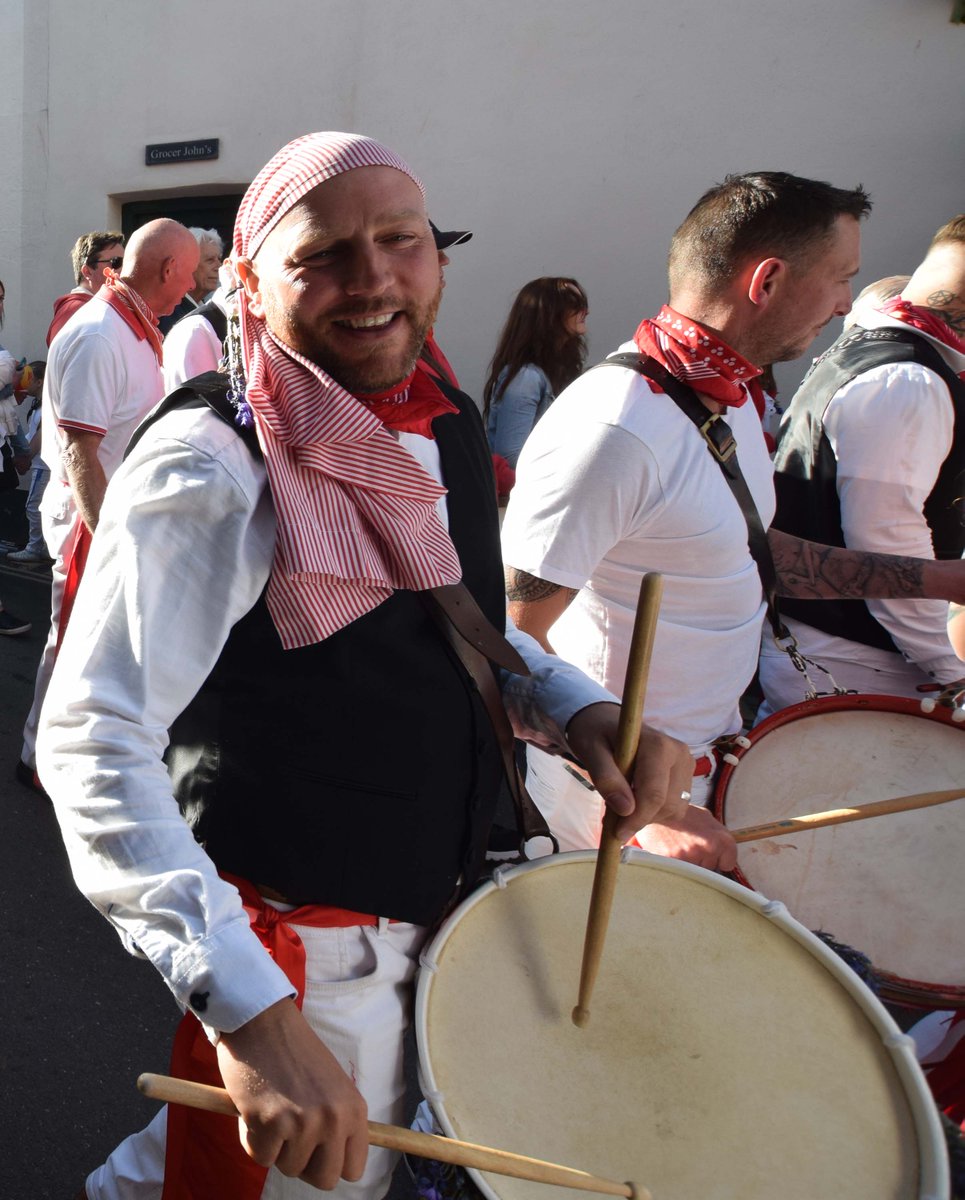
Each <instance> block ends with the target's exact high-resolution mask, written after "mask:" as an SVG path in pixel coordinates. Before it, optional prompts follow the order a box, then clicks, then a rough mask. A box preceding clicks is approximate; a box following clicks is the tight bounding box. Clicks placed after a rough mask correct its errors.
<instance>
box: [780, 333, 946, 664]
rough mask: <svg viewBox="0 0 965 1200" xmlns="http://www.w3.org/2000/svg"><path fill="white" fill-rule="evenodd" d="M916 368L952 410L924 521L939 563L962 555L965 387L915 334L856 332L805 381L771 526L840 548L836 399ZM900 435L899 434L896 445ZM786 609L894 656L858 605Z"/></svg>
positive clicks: (788, 421) (819, 603)
mask: <svg viewBox="0 0 965 1200" xmlns="http://www.w3.org/2000/svg"><path fill="white" fill-rule="evenodd" d="M898 362H917V363H920V364H921V365H922V366H924V367H928V368H929V370H932V371H934V372H935V374H936V375H938V376H940V377H941V379H942V380H943V381H944V383H945V384H946V385H947V387H948V390H949V393H950V396H951V403H952V405H953V406H954V411H955V426H954V435H953V438H952V447H951V450H950V451H949V454H948V456H947V458H946V459H945V461H944V462H943V463H942V466H941V469H940V470H939V472H938V478H937V480H936V481H935V486H934V488H933V489H932V492H931V494H930V495H929V497H928V499H927V500H926V501H925V505H924V515H925V519H926V521H927V522H928V526H929V528H930V529H931V532H932V543H933V545H934V548H935V557H936V558H960V557H961V555H962V551H963V549H965V500H963V496H965V383H962V381H961V380H960V379H959V378H958V376H957V375H956V374H955V372H954V371H953V370H952V369H951V368H950V367H949V366H948V364H947V363H946V362H945V360H944V359H943V358H942V356H941V355H940V354H939V353H938V351H937V350H936V349H935V348H934V347H933V346H932V345H931V343H930V342H928V341H926V340H925V339H924V338H923V337H920V336H918V334H916V333H915V332H914V331H913V330H910V329H909V330H904V329H851V330H848V331H847V332H846V333H844V334H842V335H841V337H839V338H838V340H837V341H836V342H835V343H834V345H833V346H831V347H830V349H829V350H828V351H827V352H826V353H825V354H823V355H822V356H821V357H820V358H819V359H818V360H817V362H816V363H815V364H814V366H813V367H812V368H811V370H810V371H809V372H808V374H807V376H806V377H805V380H804V382H803V383H802V384H801V387H800V388H799V389H798V391H797V393H796V395H795V397H794V399H793V400H792V401H791V404H790V407H789V408H788V410H787V414H786V416H785V418H784V422H783V424H782V428H781V436H780V440H779V442H778V447H777V453H776V455H775V457H774V468H775V472H776V474H775V477H774V484H775V489H776V491H777V516H776V517H775V518H774V527H775V528H776V529H782V530H784V531H785V532H786V533H792V534H795V535H797V536H798V537H802V538H807V539H809V540H810V541H813V542H823V543H824V544H825V545H829V546H843V545H844V544H845V543H844V535H843V533H842V530H841V505H840V502H839V499H838V490H837V467H838V464H837V461H836V460H835V457H834V451H833V450H832V449H831V444H830V442H829V441H828V438H827V435H826V434H825V431H824V414H825V412H826V411H827V407H828V404H829V403H830V402H831V399H832V397H833V396H834V395H835V394H836V393H837V392H838V391H839V390H840V389H841V388H843V387H844V386H845V385H846V384H848V383H850V382H851V380H852V379H854V378H855V377H856V376H858V375H861V374H863V373H864V372H866V371H871V370H873V369H874V368H875V367H879V366H884V365H885V364H886V363H898ZM901 436H902V430H901V429H895V430H894V438H895V442H896V443H897V442H899V441H900V439H901ZM781 611H782V613H784V614H785V615H787V616H789V617H795V618H797V619H798V620H800V621H804V622H806V623H807V624H808V625H812V626H814V627H815V628H816V629H821V630H823V631H824V632H825V633H830V634H833V635H835V636H837V637H844V638H849V639H850V640H851V641H855V642H861V643H863V644H864V645H866V646H876V647H877V648H878V649H881V650H892V651H895V652H897V647H896V646H895V643H894V642H893V641H892V639H891V636H890V635H889V633H888V632H887V630H886V629H885V628H884V627H883V626H881V625H879V623H878V622H877V621H876V620H875V619H874V617H873V616H872V615H871V613H870V612H869V611H868V606H867V605H866V604H865V603H864V602H863V601H861V600H792V599H785V598H782V599H781Z"/></svg>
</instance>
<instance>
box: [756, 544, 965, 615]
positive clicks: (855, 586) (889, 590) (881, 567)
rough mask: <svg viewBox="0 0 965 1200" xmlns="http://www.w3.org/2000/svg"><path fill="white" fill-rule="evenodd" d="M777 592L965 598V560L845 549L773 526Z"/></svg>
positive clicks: (807, 596) (806, 596)
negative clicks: (785, 531) (805, 538)
mask: <svg viewBox="0 0 965 1200" xmlns="http://www.w3.org/2000/svg"><path fill="white" fill-rule="evenodd" d="M767 540H768V543H769V544H770V547H771V553H772V554H773V556H774V566H775V567H776V569H777V586H778V594H779V595H781V596H793V597H794V598H796V599H799V600H874V599H889V600H919V599H922V598H925V599H929V600H951V601H954V602H955V603H956V604H963V603H965V600H963V599H962V597H963V596H965V562H963V561H962V560H961V559H947V560H943V561H941V562H936V561H933V560H932V559H929V558H904V557H901V556H899V555H896V554H874V553H872V552H870V551H867V550H842V549H840V548H839V547H837V546H822V545H820V544H819V543H817V542H806V541H804V540H803V539H802V538H797V537H794V536H792V535H791V534H789V533H781V532H780V531H779V530H777V529H772V530H770V532H769V533H768V535H767Z"/></svg>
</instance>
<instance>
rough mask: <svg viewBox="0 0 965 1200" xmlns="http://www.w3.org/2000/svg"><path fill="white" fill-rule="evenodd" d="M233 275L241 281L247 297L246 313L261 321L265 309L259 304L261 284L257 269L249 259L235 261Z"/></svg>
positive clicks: (263, 317)
mask: <svg viewBox="0 0 965 1200" xmlns="http://www.w3.org/2000/svg"><path fill="white" fill-rule="evenodd" d="M235 273H236V274H237V276H238V278H239V279H240V280H241V286H242V287H243V288H244V289H245V295H246V296H247V297H248V311H249V312H250V313H251V315H252V316H253V317H257V318H258V319H259V320H261V321H263V320H264V319H265V309H264V305H263V304H262V302H261V283H260V281H259V279H258V268H257V267H256V266H255V263H254V261H253V260H252V259H250V258H236V259H235Z"/></svg>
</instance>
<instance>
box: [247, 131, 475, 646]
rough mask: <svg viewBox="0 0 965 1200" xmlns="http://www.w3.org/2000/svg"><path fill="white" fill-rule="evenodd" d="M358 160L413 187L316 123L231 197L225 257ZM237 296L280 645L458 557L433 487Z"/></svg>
mask: <svg viewBox="0 0 965 1200" xmlns="http://www.w3.org/2000/svg"><path fill="white" fill-rule="evenodd" d="M366 166H387V167H393V168H395V169H396V170H398V171H402V172H404V173H405V174H406V175H408V176H409V177H410V178H411V179H412V180H413V181H414V182H415V183H416V184H418V186H419V188H420V189H422V184H421V183H420V182H419V180H418V179H417V178H416V177H415V175H413V174H412V172H411V171H410V170H409V168H408V167H407V166H406V164H405V163H404V162H402V160H401V159H400V158H398V157H397V156H396V155H395V154H393V153H392V151H391V150H388V149H387V148H386V147H384V146H382V145H380V143H378V142H376V141H373V140H372V139H371V138H366V137H361V136H360V135H358V134H349V133H314V134H309V135H307V136H305V137H301V138H297V139H296V140H295V141H294V142H291V143H290V144H289V145H288V146H285V147H284V148H283V149H282V150H280V151H279V152H278V154H276V155H275V157H274V158H273V159H272V160H271V161H270V162H269V163H268V164H267V166H265V167H264V168H263V169H262V170H261V171H260V172H259V174H258V176H257V178H256V179H255V180H254V182H253V183H252V185H251V187H250V188H249V189H248V191H247V193H246V194H245V197H244V199H243V200H242V202H241V207H240V209H239V210H238V219H237V222H236V224H235V234H234V249H235V255H236V257H238V258H249V257H251V256H252V255H253V254H255V253H256V252H257V250H258V248H259V247H260V246H261V245H262V243H263V242H264V240H265V237H266V236H267V235H268V233H270V231H271V230H272V229H273V228H274V226H275V225H276V224H277V222H278V221H279V220H281V218H282V217H283V216H284V215H285V214H286V213H287V212H289V211H290V210H291V209H292V207H293V206H294V205H295V204H297V203H298V201H299V200H301V199H302V197H304V196H305V195H307V194H308V193H309V192H310V191H312V190H313V189H314V188H316V187H318V186H319V185H320V184H322V183H324V182H325V181H326V180H328V179H331V178H333V177H334V176H336V175H340V174H342V173H343V172H345V171H352V170H355V169H357V168H359V167H366ZM240 295H241V304H240V319H241V332H242V349H243V354H244V364H245V371H246V375H247V381H248V382H247V389H246V399H247V401H248V403H249V405H250V406H251V409H252V411H253V413H254V415H255V426H256V428H257V431H258V440H259V443H260V444H261V447H262V450H263V451H264V455H265V463H266V465H267V468H268V477H269V481H270V483H271V492H272V500H273V502H274V505H275V511H276V514H277V518H278V540H277V542H276V546H275V558H274V562H273V564H272V571H271V577H270V580H269V583H268V594H267V602H268V607H269V611H270V613H271V616H272V620H273V621H274V623H275V626H276V628H277V629H278V633H279V636H280V637H281V641H282V645H283V646H284V647H285V648H286V649H292V648H295V647H298V646H306V645H311V644H312V643H314V642H319V641H321V640H323V639H324V638H326V637H329V636H330V635H331V634H333V633H335V632H337V631H338V630H339V629H342V628H344V627H345V626H346V625H349V624H351V622H352V621H354V620H356V619H357V618H359V617H361V616H363V615H364V614H365V613H366V612H369V611H370V610H371V609H373V608H375V607H376V606H377V605H379V604H381V603H382V601H383V600H386V599H387V598H388V597H389V596H390V595H391V594H392V592H393V591H395V590H396V589H400V588H404V589H411V590H413V591H422V590H425V589H427V588H430V587H435V586H438V585H441V584H449V583H455V582H457V581H458V580H459V579H460V578H461V576H462V570H461V567H460V564H459V558H458V555H457V554H456V550H455V547H454V546H453V544H452V542H451V540H450V539H449V535H448V533H447V532H446V530H445V529H444V528H443V525H442V523H441V521H440V520H439V516H438V514H437V512H436V507H435V506H436V501H437V500H438V499H439V497H440V496H442V495H444V494H445V489H444V488H443V487H441V486H440V485H439V484H438V483H437V482H436V481H435V480H434V479H433V478H432V477H431V476H430V475H429V474H428V472H427V471H426V470H425V469H424V468H423V467H422V466H421V465H420V464H419V463H418V462H416V460H415V459H414V458H413V457H412V455H410V454H409V453H408V451H406V450H405V449H403V447H402V446H400V445H399V443H398V441H397V440H396V438H394V437H393V436H392V434H391V433H389V432H388V430H387V429H386V428H385V426H384V424H383V422H382V421H381V420H380V419H379V418H378V417H377V416H375V415H374V414H373V413H372V412H371V411H370V410H369V409H368V408H367V407H366V406H365V404H363V403H361V402H360V401H359V400H358V399H357V398H356V397H355V396H352V395H351V394H350V393H349V392H347V391H346V390H345V389H344V388H343V387H341V386H340V385H339V384H338V383H337V382H336V381H335V380H334V379H332V378H331V376H329V375H327V374H326V373H325V372H324V371H323V370H322V369H321V368H320V367H318V366H316V365H315V364H314V363H312V362H310V361H309V360H308V359H307V358H305V357H303V356H302V355H301V354H298V353H297V352H296V351H295V350H293V349H292V348H291V347H290V346H287V345H285V344H284V343H283V342H282V341H281V340H279V339H278V338H277V337H275V336H274V335H273V334H272V333H271V332H270V331H269V329H268V328H267V326H266V324H265V322H264V321H263V320H259V319H257V318H255V317H254V316H253V315H252V314H251V312H250V311H249V310H248V306H247V303H246V299H245V295H244V292H243V291H242V292H241V293H240Z"/></svg>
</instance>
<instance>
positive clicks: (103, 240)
mask: <svg viewBox="0 0 965 1200" xmlns="http://www.w3.org/2000/svg"><path fill="white" fill-rule="evenodd" d="M123 259H124V235H123V234H122V233H118V232H117V230H116V229H109V230H107V231H106V232H104V233H101V232H98V231H96V230H95V231H94V232H93V233H82V234H81V235H80V237H79V238H78V239H77V241H76V242H74V246H73V249H72V250H71V252H70V261H71V263H72V264H73V267H74V278H75V279H76V280H77V286H76V287H75V288H74V289H73V290H72V291H69V292H68V293H67V294H66V295H65V296H58V297H57V299H56V300H55V301H54V317H53V320H52V321H51V322H50V328H49V329H48V330H47V345H48V346H49V345H50V343H51V342H52V341H53V340H54V338H55V337H56V336H57V334H58V333H59V332H60V331H61V329H63V327H64V325H65V324H66V323H67V320H68V319H69V318H70V317H72V316H73V315H74V313H75V312H77V310H78V309H79V308H83V306H84V305H85V304H86V303H87V301H88V300H89V299H90V298H91V296H93V295H94V293H95V292H97V291H98V289H99V288H100V286H101V284H102V283H103V282H104V268H105V267H112V268H113V269H114V270H115V271H119V270H120V269H121V263H122V262H123Z"/></svg>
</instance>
